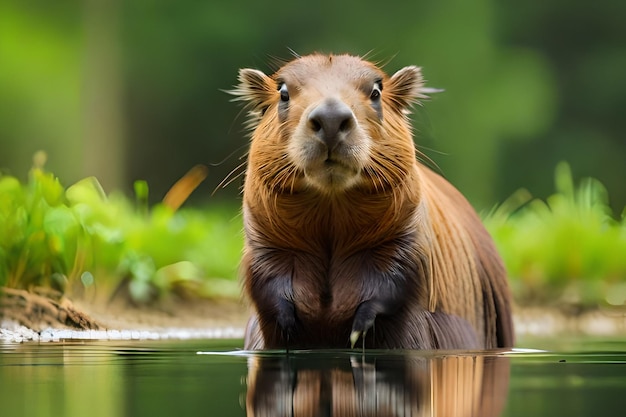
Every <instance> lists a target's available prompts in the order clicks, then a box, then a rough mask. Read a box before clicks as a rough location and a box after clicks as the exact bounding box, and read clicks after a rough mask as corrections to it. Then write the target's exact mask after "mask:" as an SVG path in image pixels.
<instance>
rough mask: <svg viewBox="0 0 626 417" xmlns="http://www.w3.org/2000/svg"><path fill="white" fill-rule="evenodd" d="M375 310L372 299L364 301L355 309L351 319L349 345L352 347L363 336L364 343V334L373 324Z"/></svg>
mask: <svg viewBox="0 0 626 417" xmlns="http://www.w3.org/2000/svg"><path fill="white" fill-rule="evenodd" d="M376 310H377V309H376V304H375V303H374V302H373V301H365V302H363V303H362V304H361V305H360V306H359V308H357V309H356V314H355V315H354V320H353V321H352V331H351V332H350V346H351V347H352V348H354V345H355V344H356V342H357V341H358V340H359V338H363V344H365V334H366V333H367V331H368V330H369V329H370V328H371V327H372V326H373V325H374V320H376V314H377V311H376Z"/></svg>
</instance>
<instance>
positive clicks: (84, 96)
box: [0, 0, 626, 216]
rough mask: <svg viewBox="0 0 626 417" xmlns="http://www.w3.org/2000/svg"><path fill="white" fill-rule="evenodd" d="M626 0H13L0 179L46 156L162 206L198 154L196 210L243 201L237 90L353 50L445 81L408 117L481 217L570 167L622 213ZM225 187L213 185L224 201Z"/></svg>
mask: <svg viewBox="0 0 626 417" xmlns="http://www.w3.org/2000/svg"><path fill="white" fill-rule="evenodd" d="M625 17H626V2H620V1H617V0H599V1H596V2H594V3H593V6H591V5H590V3H589V2H585V1H582V0H573V1H572V0H568V1H565V0H544V1H541V2H519V1H513V0H475V1H472V2H468V1H464V0H449V1H441V0H425V1H416V2H399V1H398V2H395V1H385V2H383V3H381V2H374V1H371V0H358V1H356V0H350V1H343V2H337V1H336V0H318V1H316V2H305V1H300V0H290V1H285V0H278V1H273V2H271V3H268V2H259V1H240V2H217V1H206V0H205V1H198V0H178V1H175V2H173V1H164V0H154V1H149V2H144V1H131V0H127V1H121V0H117V1H116V0H109V1H105V0H100V1H99V0H84V1H80V2H76V1H56V2H51V1H49V0H2V1H1V2H0V172H2V173H5V174H12V175H15V176H17V177H19V178H25V177H26V175H27V172H28V169H29V167H30V166H31V164H32V156H33V154H34V153H35V152H36V151H38V150H45V151H46V152H47V153H48V163H47V168H48V169H49V170H51V171H53V172H55V173H56V174H57V175H58V176H59V177H60V179H61V181H62V182H63V183H64V184H65V185H69V184H71V183H73V182H75V181H77V180H79V179H81V178H83V177H86V176H91V175H94V176H96V177H97V178H98V179H99V180H100V182H101V183H102V184H103V186H104V188H105V190H106V191H111V190H113V189H119V190H122V191H124V192H126V193H129V194H130V193H131V192H132V184H133V181H134V180H136V179H144V180H147V181H148V184H149V185H150V192H151V199H152V200H153V201H154V200H159V199H160V198H162V196H163V195H164V194H165V192H166V191H167V189H168V188H169V187H170V186H171V185H172V184H173V183H174V182H175V181H176V180H177V179H178V178H179V177H181V176H182V175H183V174H184V173H185V172H186V171H187V170H188V169H189V168H191V167H192V166H193V165H195V164H206V165H207V166H209V177H208V179H207V181H206V182H205V183H204V184H203V185H202V187H201V188H200V189H199V190H198V191H196V192H195V193H194V195H193V200H192V202H194V203H198V204H204V203H209V202H212V201H216V202H224V201H226V202H231V203H233V206H236V205H237V204H239V197H238V194H239V186H240V184H241V179H238V180H236V181H234V182H233V184H231V185H229V186H228V187H226V188H225V189H219V190H217V191H216V192H215V193H214V194H213V191H214V190H215V188H216V187H217V185H218V184H219V183H220V181H222V180H223V179H224V178H225V177H226V176H227V175H228V173H229V172H231V171H232V170H233V169H235V168H236V167H237V166H238V165H239V164H240V163H241V162H242V161H241V160H240V158H241V157H242V156H244V155H245V152H246V146H247V138H246V132H245V130H244V129H243V127H242V125H243V122H244V121H245V115H243V114H242V113H241V108H240V107H239V106H238V105H236V104H235V103H230V102H229V100H230V97H229V95H228V94H226V93H225V92H224V90H228V89H229V88H231V87H232V86H233V85H234V84H235V83H236V77H237V70H238V69H239V68H241V67H253V68H257V69H261V70H263V71H265V72H267V73H271V72H272V71H273V70H274V69H275V68H274V67H273V66H272V64H271V63H272V61H273V60H274V57H278V58H287V59H288V58H290V56H291V53H290V49H292V50H294V51H296V52H297V53H299V54H302V55H303V54H307V53H310V52H314V51H320V52H336V53H340V52H349V53H352V54H358V55H364V54H368V56H369V57H370V58H371V59H373V60H377V61H381V62H383V63H385V69H386V71H387V72H388V73H393V72H394V71H396V70H398V69H399V68H401V67H403V66H405V65H411V64H416V65H419V66H421V67H422V68H423V72H424V75H425V77H426V79H427V80H428V85H429V86H431V87H438V88H444V89H445V90H446V91H445V93H442V94H438V95H436V96H435V97H433V99H432V100H430V101H428V102H426V103H424V105H423V106H419V107H416V109H415V112H414V114H413V119H414V124H415V129H416V143H417V144H418V147H419V148H420V150H421V151H422V152H423V153H424V154H425V155H426V156H428V157H429V158H430V159H432V160H433V161H434V163H436V164H437V165H438V167H439V169H440V170H441V172H442V173H443V174H444V175H445V176H446V177H447V178H448V179H450V181H452V182H453V183H454V184H455V185H456V186H457V187H458V188H460V189H461V191H462V192H463V193H464V194H465V195H466V196H468V198H469V199H470V201H471V202H472V203H473V204H474V205H475V206H476V208H478V209H479V210H488V209H489V208H491V207H492V206H493V205H495V204H496V203H498V202H501V201H503V200H504V199H506V198H507V197H508V196H509V195H511V194H512V193H513V192H514V191H515V190H517V189H518V188H520V187H525V188H528V189H529V190H530V192H531V193H532V194H533V195H535V196H537V197H545V196H546V195H548V194H550V193H552V192H553V190H554V185H553V177H554V175H553V173H554V168H555V166H556V164H557V163H558V162H559V161H562V160H564V161H568V162H569V163H570V164H571V167H572V170H573V173H574V177H575V179H577V178H580V177H584V176H592V177H595V178H598V179H599V180H600V181H601V182H602V183H604V185H605V186H606V187H607V189H608V192H609V196H610V199H611V205H612V207H613V210H614V211H615V214H616V215H618V216H619V215H620V214H621V212H622V209H623V208H624V206H626V187H624V179H625V178H626V163H625V162H624V161H625V160H626V138H625V137H624V135H625V133H624V132H626V117H625V109H626V25H624V18H625ZM212 194H213V195H212Z"/></svg>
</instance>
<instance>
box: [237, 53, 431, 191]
mask: <svg viewBox="0 0 626 417" xmlns="http://www.w3.org/2000/svg"><path fill="white" fill-rule="evenodd" d="M239 81H240V84H239V85H238V87H237V88H236V89H235V90H233V91H232V93H233V94H235V95H236V96H237V98H236V100H243V101H246V102H248V106H249V107H248V109H249V112H250V115H251V120H250V122H251V127H252V128H255V129H256V133H255V134H253V143H252V147H251V150H250V153H251V155H254V158H255V159H254V160H253V161H251V162H253V163H255V164H257V166H256V167H249V168H252V169H256V171H255V172H257V173H258V175H259V178H260V179H261V180H262V181H263V182H264V183H265V184H264V185H265V186H266V187H268V188H269V189H271V190H273V191H274V192H278V193H282V192H291V193H293V192H297V191H301V190H303V189H315V190H318V191H319V192H322V193H338V192H342V191H345V190H347V189H351V188H353V187H360V188H363V189H364V190H369V191H374V192H375V191H381V190H385V189H388V188H390V187H393V185H394V184H398V183H399V182H401V181H402V178H404V177H405V176H406V170H408V169H410V168H411V167H412V166H413V164H414V163H415V147H414V144H413V139H412V136H411V130H410V125H409V123H408V120H407V116H406V115H407V113H408V108H409V107H410V105H411V104H412V103H413V102H415V101H416V100H418V99H420V98H424V97H425V96H424V94H423V79H422V74H421V72H420V69H419V68H418V67H415V66H409V67H405V68H403V69H401V70H399V71H398V72H396V73H395V74H394V75H393V76H391V77H389V76H387V75H386V74H385V73H384V72H383V71H382V70H381V69H379V68H378V67H377V66H375V65H374V64H372V63H370V62H367V61H365V60H363V59H361V58H358V57H355V56H349V55H321V54H314V55H309V56H304V57H299V58H297V59H295V60H293V61H291V62H289V63H287V64H286V65H284V66H283V67H282V68H280V69H279V70H278V72H276V73H275V74H274V75H272V76H267V75H265V74H264V73H263V72H261V71H258V70H254V69H242V70H241V71H240V73H239Z"/></svg>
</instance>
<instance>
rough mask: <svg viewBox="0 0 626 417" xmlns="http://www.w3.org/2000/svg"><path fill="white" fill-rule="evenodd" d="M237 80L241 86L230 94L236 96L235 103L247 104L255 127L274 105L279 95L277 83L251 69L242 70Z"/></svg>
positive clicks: (230, 91)
mask: <svg viewBox="0 0 626 417" xmlns="http://www.w3.org/2000/svg"><path fill="white" fill-rule="evenodd" d="M237 79H238V80H239V84H238V85H237V86H236V87H235V88H234V89H233V90H229V91H228V93H229V94H232V95H234V96H235V98H233V101H245V102H246V107H247V108H248V112H249V113H250V116H251V117H252V120H251V121H252V125H254V123H255V122H256V120H258V118H260V117H261V116H263V113H265V110H267V108H268V107H269V106H270V104H271V103H272V97H274V96H275V95H276V94H278V93H277V90H276V83H275V82H274V81H273V80H272V79H271V78H270V77H268V76H267V75H265V74H264V73H263V72H262V71H259V70H255V69H250V68H243V69H240V70H239V77H238V78H237ZM251 127H254V126H251Z"/></svg>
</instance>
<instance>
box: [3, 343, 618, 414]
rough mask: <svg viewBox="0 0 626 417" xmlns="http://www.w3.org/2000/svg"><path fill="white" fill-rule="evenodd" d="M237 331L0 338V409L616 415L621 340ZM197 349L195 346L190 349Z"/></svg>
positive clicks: (36, 411)
mask: <svg viewBox="0 0 626 417" xmlns="http://www.w3.org/2000/svg"><path fill="white" fill-rule="evenodd" d="M241 345H242V343H241V341H238V340H219V341H207V340H203V341H181V342H176V341H174V342H172V341H167V342H126V343H124V342H85V343H81V342H65V343H63V342H60V343H43V344H36V343H24V344H0V415H1V416H29V417H30V416H56V417H74V416H89V417H100V416H103V417H105V416H106V417H115V416H133V417H136V416H150V417H160V416H177V417H183V416H220V417H229V416H233V417H234V416H279V417H281V416H294V417H296V416H311V417H313V416H441V417H454V416H481V417H487V416H502V417H505V416H524V417H527V416H550V417H558V416H568V417H572V416H623V415H625V413H626V411H625V410H626V340H603V341H597V340H593V341H592V340H585V339H583V340H562V339H560V340H552V341H541V340H536V341H527V342H526V345H527V346H533V347H534V348H539V349H550V350H549V351H537V350H515V351H513V352H416V351H410V352H391V353H390V352H382V351H376V352H366V354H362V353H359V352H354V351H329V352H319V351H317V352H291V353H290V354H289V355H287V354H285V352H265V353H262V354H251V353H249V352H242V351H240V350H237V347H239V346H241ZM198 352H202V353H203V354H199V353H198Z"/></svg>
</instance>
